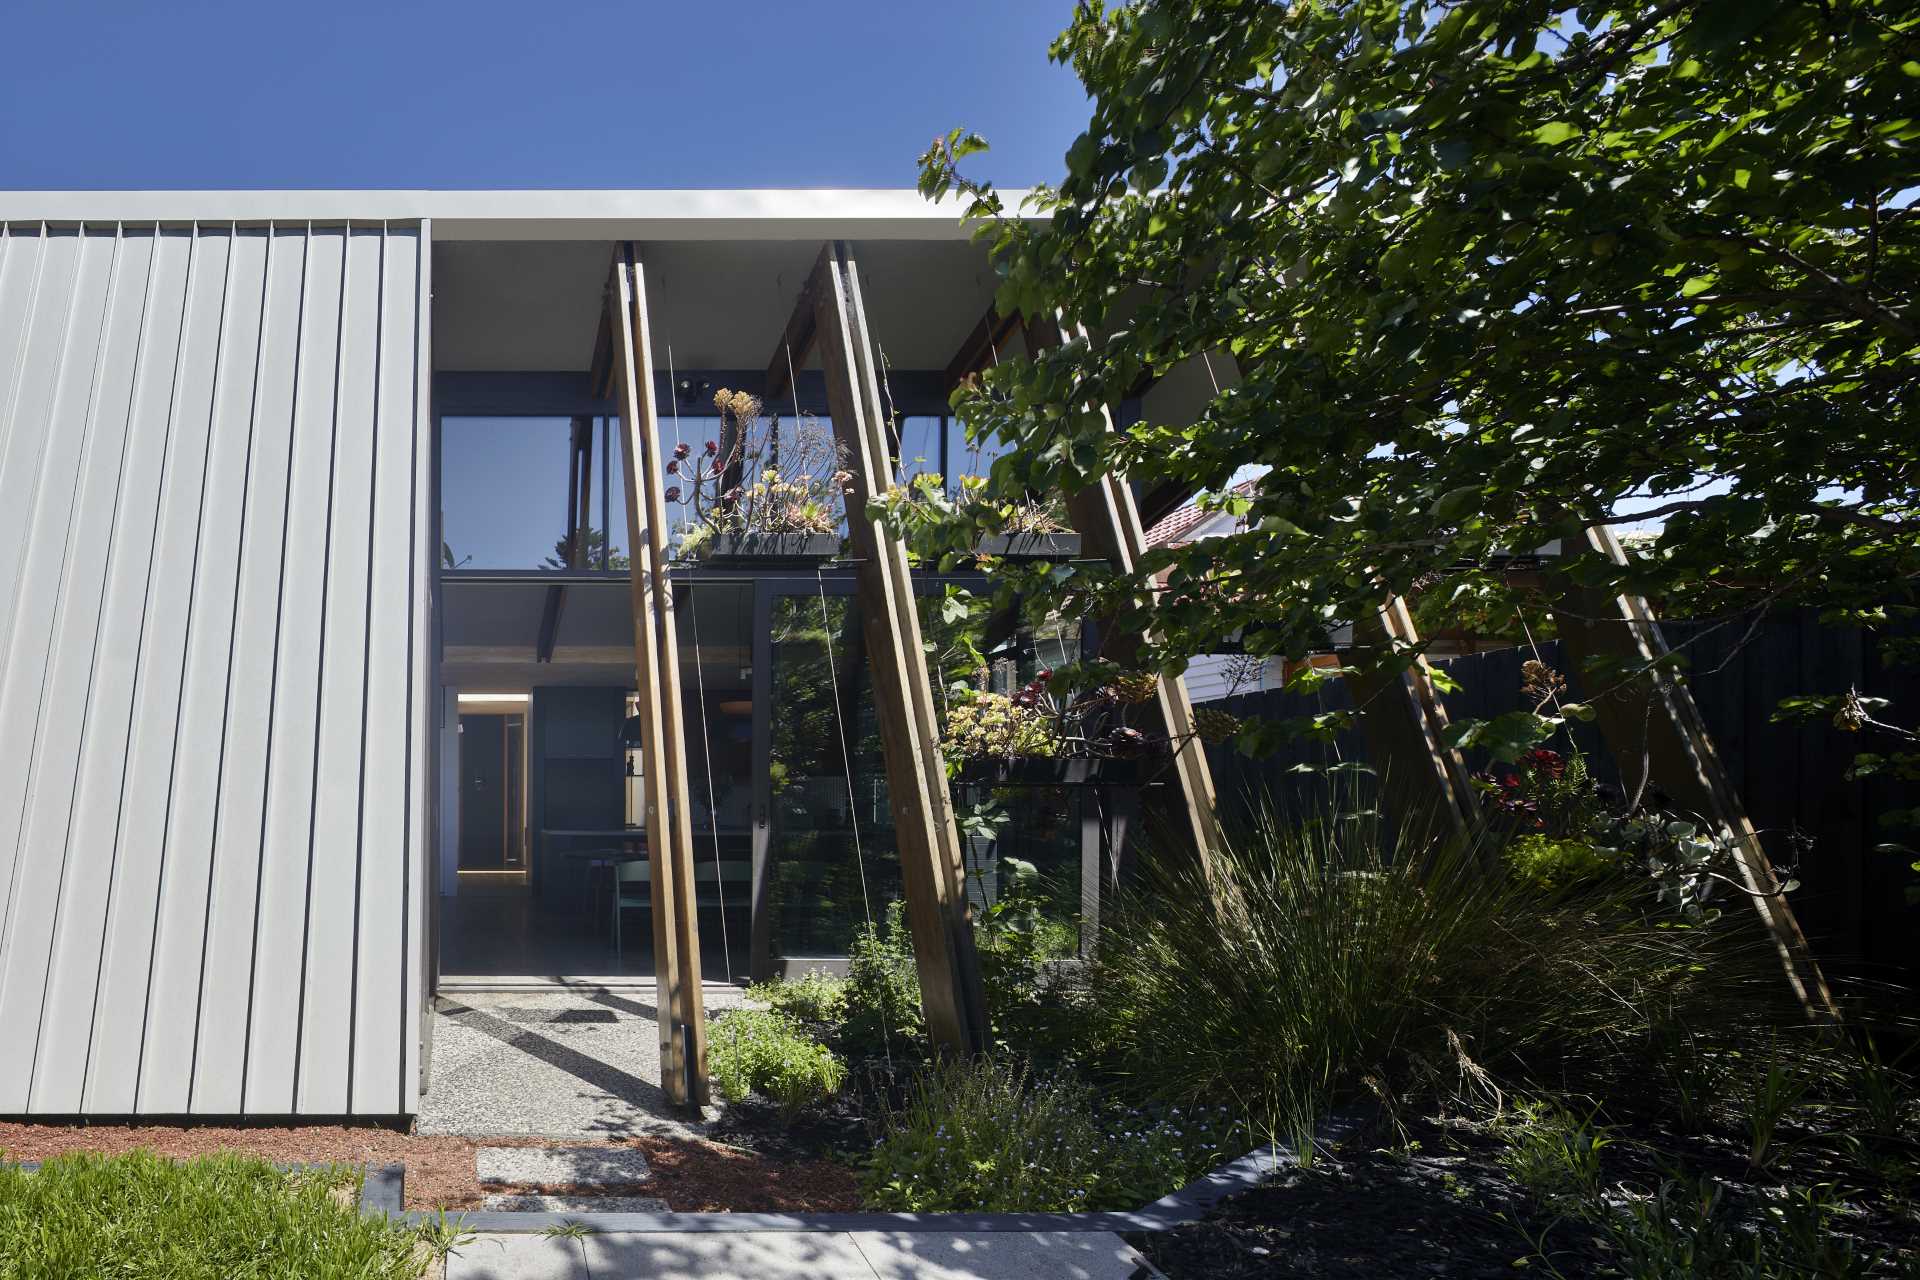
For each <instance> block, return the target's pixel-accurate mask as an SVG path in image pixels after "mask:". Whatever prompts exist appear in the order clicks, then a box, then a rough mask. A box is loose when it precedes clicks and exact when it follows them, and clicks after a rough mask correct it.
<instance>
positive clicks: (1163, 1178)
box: [863, 1058, 1244, 1213]
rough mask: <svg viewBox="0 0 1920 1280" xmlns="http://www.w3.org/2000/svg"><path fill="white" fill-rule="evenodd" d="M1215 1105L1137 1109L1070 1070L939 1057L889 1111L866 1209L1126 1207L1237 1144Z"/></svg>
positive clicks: (869, 1172)
mask: <svg viewBox="0 0 1920 1280" xmlns="http://www.w3.org/2000/svg"><path fill="white" fill-rule="evenodd" d="M1240 1139H1241V1135H1240V1132H1239V1131H1238V1130H1237V1129H1236V1128H1235V1126H1234V1125H1233V1124H1232V1123H1231V1120H1230V1118H1229V1116H1228V1114H1227V1112H1226V1110H1225V1108H1219V1107H1214V1108H1204V1109H1199V1108H1187V1109H1179V1108H1175V1109H1166V1110H1157V1111H1139V1110H1129V1109H1124V1108H1120V1107H1115V1106H1112V1105H1110V1104H1107V1103H1104V1102H1103V1101H1102V1099H1101V1097H1100V1095H1099V1094H1098V1093H1097V1092H1096V1091H1095V1090H1094V1089H1092V1088H1091V1087H1090V1086H1089V1085H1087V1084H1086V1083H1084V1082H1083V1081H1081V1080H1079V1079H1078V1078H1076V1077H1074V1076H1072V1075H1068V1074H1055V1075H1050V1076H1047V1077H1044V1078H1042V1077H1037V1076H1035V1075H1033V1074H1031V1073H1030V1072H1029V1071H1028V1070H1027V1069H1026V1068H1025V1067H1024V1066H1020V1065H1017V1064H1009V1063H1004V1062H996V1061H993V1060H991V1059H987V1058H980V1059H975V1060H973V1061H942V1062H937V1063H934V1064H932V1065H930V1066H929V1067H928V1068H926V1070H924V1071H923V1072H922V1073H921V1074H920V1075H919V1077H918V1078H917V1079H916V1080H915V1082H914V1085H913V1088H912V1090H911V1092H910V1094H909V1096H908V1099H907V1102H906V1104H905V1105H904V1106H903V1107H902V1108H900V1109H898V1110H896V1111H893V1112H890V1113H889V1114H888V1115H887V1117H886V1120H885V1128H884V1131H883V1134H882V1137H881V1139H880V1142H879V1144H878V1145H877V1146H876V1147H875V1149H874V1152H873V1155H872V1156H871V1157H870V1158H869V1159H868V1162H867V1169H866V1174H865V1177H864V1179H863V1186H864V1190H865V1195H866V1201H867V1204H868V1206H869V1207H870V1208H874V1209H881V1210H890V1211H899V1212H912V1213H929V1212H942V1211H950V1210H972V1211H978V1212H1014V1211H1031V1212H1065V1211H1073V1210H1080V1209H1133V1208H1138V1207H1139V1206H1140V1205H1142V1204H1145V1203H1147V1202H1149V1201H1151V1200H1154V1199H1157V1198H1158V1197H1160V1196H1162V1195H1165V1194H1166V1193H1167V1192H1169V1191H1171V1190H1173V1189H1174V1188H1176V1187H1178V1186H1180V1185H1182V1184H1183V1183H1185V1182H1187V1181H1188V1180H1190V1179H1191V1178H1193V1177H1194V1176H1196V1175H1197V1174H1198V1173H1200V1172H1202V1171H1203V1170H1205V1169H1207V1168H1210V1167H1212V1165H1214V1164H1216V1163H1218V1162H1219V1160H1221V1159H1222V1158H1224V1157H1225V1156H1227V1155H1229V1154H1238V1153H1239V1151H1241V1150H1244V1145H1242V1142H1241V1140H1240Z"/></svg>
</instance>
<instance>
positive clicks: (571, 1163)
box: [473, 1147, 653, 1187]
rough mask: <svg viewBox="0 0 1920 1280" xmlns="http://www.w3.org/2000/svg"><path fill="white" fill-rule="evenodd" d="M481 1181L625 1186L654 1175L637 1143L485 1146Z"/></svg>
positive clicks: (478, 1161) (477, 1157)
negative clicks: (574, 1145) (578, 1145)
mask: <svg viewBox="0 0 1920 1280" xmlns="http://www.w3.org/2000/svg"><path fill="white" fill-rule="evenodd" d="M473 1163H474V1170H475V1173H476V1175H477V1176H478V1177H479V1179H480V1181H481V1182H483V1183H489V1184H492V1185H496V1186H499V1185H505V1186H520V1187H542V1186H544V1187H564V1186H581V1187H596V1186H597V1187H624V1186H631V1185H633V1184H634V1183H636V1182H645V1181H646V1180H647V1179H648V1178H651V1177H652V1176H653V1171H652V1170H651V1169H649V1168H648V1167H647V1154H646V1152H644V1151H642V1150H640V1148H638V1147H482V1148H480V1149H479V1150H478V1151H476V1152H474V1156H473Z"/></svg>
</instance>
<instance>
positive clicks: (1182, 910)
mask: <svg viewBox="0 0 1920 1280" xmlns="http://www.w3.org/2000/svg"><path fill="white" fill-rule="evenodd" d="M1487 861H1488V860H1487V858H1486V857H1485V856H1483V851H1482V850H1480V849H1479V848H1477V847H1474V846H1469V845H1465V844H1462V843H1460V842H1457V841H1455V842H1446V843H1441V844H1438V845H1434V844H1431V843H1430V842H1422V841H1418V840H1411V839H1410V840H1408V841H1407V842H1406V844H1405V845H1404V847H1399V848H1396V847H1395V846H1394V845H1393V844H1392V843H1391V842H1389V841H1387V840H1386V839H1385V838H1384V837H1383V834H1382V831H1381V829H1380V827H1379V824H1378V822H1377V821H1372V820H1365V819H1359V818H1351V819H1343V818H1341V817H1339V816H1338V815H1332V816H1330V817H1328V818H1325V819H1322V820H1319V821H1314V822H1308V823H1304V824H1299V825H1286V824H1282V823H1281V822H1279V821H1277V820H1275V819H1273V818H1272V817H1271V816H1269V818H1268V819H1267V820H1265V821H1264V822H1262V823H1260V824H1258V825H1257V827H1256V829H1255V830H1254V831H1253V832H1252V834H1251V835H1250V836H1249V837H1248V838H1246V839H1242V840H1239V841H1237V842H1234V843H1233V844H1232V845H1231V846H1230V847H1228V848H1225V849H1223V850H1221V851H1219V853H1218V854H1217V855H1216V856H1215V857H1214V859H1213V860H1212V866H1211V879H1210V880H1209V879H1204V878H1202V875H1201V873H1200V871H1199V870H1198V869H1197V868H1194V867H1192V866H1190V865H1186V866H1183V865H1180V864H1175V863H1172V862H1170V861H1169V862H1168V863H1167V864H1165V865H1161V866H1159V867H1157V868H1154V869H1150V870H1149V871H1148V873H1147V883H1146V885H1145V886H1144V890H1145V891H1144V892H1143V893H1141V894H1140V895H1139V896H1138V897H1137V898H1136V899H1134V900H1133V901H1131V902H1130V903H1128V904H1123V906H1122V909H1121V911H1120V912H1119V913H1118V914H1119V918H1118V919H1117V920H1116V922H1115V924H1114V925H1113V927H1112V928H1111V929H1110V930H1108V931H1107V932H1106V933H1105V934H1104V935H1103V939H1102V943H1101V948H1100V951H1099V954H1098V956H1097V963H1096V965H1095V967H1094V972H1093V974H1092V975H1091V986H1090V997H1091V998H1090V999H1089V1001H1088V1002H1087V1017H1088V1019H1089V1022H1090V1025H1091V1027H1092V1029H1093V1032H1094V1043H1093V1044H1092V1046H1091V1048H1092V1050H1093V1051H1094V1053H1095V1055H1096V1057H1097V1061H1098V1062H1099V1064H1100V1065H1101V1066H1102V1067H1103V1068H1104V1069H1105V1070H1107V1071H1109V1072H1111V1073H1112V1074H1113V1075H1114V1076H1115V1078H1116V1079H1117V1080H1119V1081H1120V1082H1121V1083H1122V1084H1125V1085H1127V1086H1129V1087H1131V1088H1133V1089H1136V1090H1138V1091H1140V1092H1141V1093H1143V1094H1145V1095H1147V1096H1152V1097H1158V1098H1162V1099H1166V1100H1169V1101H1199V1100H1208V1101H1212V1100H1217V1099H1223V1098H1224V1099H1231V1100H1232V1101H1233V1103H1234V1104H1235V1105H1236V1106H1238V1107H1240V1108H1243V1109H1244V1111H1245V1113H1246V1114H1247V1115H1248V1116H1249V1117H1251V1118H1252V1120H1253V1121H1254V1123H1256V1124H1257V1125H1260V1126H1274V1127H1276V1128H1279V1129H1281V1130H1283V1131H1286V1132H1294V1131H1297V1127H1298V1126H1299V1125H1300V1124H1301V1123H1302V1122H1303V1118H1304V1117H1307V1116H1309V1115H1312V1114H1315V1113H1317V1112H1319V1111H1320V1110H1321V1109H1322V1108H1324V1107H1325V1106H1326V1105H1327V1103H1328V1101H1329V1100H1330V1099H1331V1098H1332V1097H1334V1096H1336V1095H1339V1094H1344V1093H1353V1092H1358V1091H1362V1090H1365V1091H1370V1092H1373V1093H1376V1094H1384V1095H1385V1096H1387V1097H1388V1098H1389V1099H1390V1100H1391V1099H1393V1098H1396V1097H1398V1096H1402V1095H1408V1094H1413V1093H1420V1092H1425V1093H1434V1092H1446V1093H1449V1094H1451V1095H1454V1096H1460V1095H1466V1094H1473V1093H1479V1094H1481V1095H1483V1096H1486V1097H1489V1098H1490V1097H1491V1096H1492V1095H1493V1090H1494V1082H1495V1081H1496V1080H1498V1081H1500V1082H1501V1083H1502V1084H1505V1085H1509V1086H1511V1085H1514V1084H1529V1083H1538V1084H1540V1087H1553V1088H1557V1087H1560V1086H1562V1085H1564V1084H1566V1083H1567V1082H1568V1081H1569V1080H1570V1079H1573V1078H1576V1077H1581V1078H1587V1079H1590V1080H1592V1081H1594V1082H1596V1083H1597V1082H1598V1081H1599V1080H1600V1079H1601V1078H1602V1077H1604V1076H1607V1075H1609V1074H1611V1075H1613V1076H1615V1077H1619V1076H1623V1075H1631V1074H1634V1073H1636V1072H1644V1069H1645V1067H1646V1066H1647V1064H1648V1063H1649V1061H1650V1060H1652V1059H1653V1058H1654V1056H1655V1054H1654V1050H1655V1047H1656V1046H1657V1045H1658V1044H1659V1043H1662V1039H1661V1035H1660V1033H1661V1030H1662V1027H1663V1025H1665V1024H1666V1023H1668V1022H1677V1023H1679V1024H1681V1025H1685V1026H1687V1027H1688V1028H1690V1030H1691V1033H1692V1034H1693V1035H1694V1036H1695V1037H1696V1038H1698V1039H1700V1040H1701V1041H1702V1043H1728V1042H1732V1041H1737V1040H1738V1039H1739V1037H1740V1034H1741V1032H1742V1030H1743V1029H1751V1028H1754V1027H1757V1026H1760V1025H1764V1024H1765V1023H1766V1022H1768V1021H1770V1020H1771V1018H1772V1016H1773V1015H1774V1014H1776V1013H1777V1012H1779V1010H1780V1000H1781V998H1782V995H1783V993H1782V992H1781V991H1780V987H1781V984H1780V983H1779V979H1778V973H1777V970H1770V969H1769V968H1768V963H1767V955H1766V951H1765V944H1764V941H1762V940H1758V939H1755V938H1753V937H1752V936H1751V935H1750V934H1749V933H1747V932H1744V931H1742V930H1740V929H1738V928H1736V927H1732V926H1731V925H1730V924H1729V922H1724V921H1723V922H1720V923H1719V924H1718V925H1715V926H1712V927H1705V926H1687V925H1684V924H1679V923H1676V922H1675V920H1674V919H1673V917H1672V916H1671V915H1669V914H1665V913H1662V914H1660V915H1658V916H1657V917H1656V916H1654V915H1651V914H1649V913H1650V912H1651V911H1653V910H1654V909H1655V908H1654V904H1653V899H1652V895H1651V894H1649V893H1648V892H1647V891H1646V887H1645V885H1643V884H1638V883H1632V882H1631V881H1630V880H1629V881H1628V882H1624V883H1617V882H1613V881H1608V882H1603V883H1599V884H1595V885H1591V886H1586V887H1581V888H1578V889H1577V890H1570V891H1568V893H1566V894H1564V895H1562V896H1559V897H1555V898H1551V899H1548V898H1543V897H1542V896H1541V895H1540V894H1538V893H1537V892H1535V891H1533V890H1532V889H1531V888H1530V887H1528V886H1526V885H1524V884H1521V883H1519V882H1517V881H1516V880H1515V879H1514V878H1512V877H1507V876H1501V875H1497V874H1488V869H1487V865H1486V864H1487Z"/></svg>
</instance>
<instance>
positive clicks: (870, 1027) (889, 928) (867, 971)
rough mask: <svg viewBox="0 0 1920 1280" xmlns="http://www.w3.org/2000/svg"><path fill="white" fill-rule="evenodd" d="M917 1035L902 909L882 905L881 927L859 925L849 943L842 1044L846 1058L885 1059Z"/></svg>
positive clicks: (915, 989)
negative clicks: (858, 1055)
mask: <svg viewBox="0 0 1920 1280" xmlns="http://www.w3.org/2000/svg"><path fill="white" fill-rule="evenodd" d="M923 1030H924V1023H923V1021H922V1017H921V1012H920V971H919V969H918V968H917V967H916V965H915V961H914V956H913V934H912V931H911V930H909V929H908V928H907V918H906V904H905V903H903V902H892V903H888V904H887V916H886V920H885V922H884V923H883V924H882V926H881V927H879V928H875V927H874V926H873V925H872V924H867V925H864V926H862V927H861V930H860V932H859V934H858V935H856V936H855V938H854V940H853V947H852V949H851V952H850V954H849V956H848V960H847V989H846V1022H845V1023H844V1024H843V1025H842V1027H841V1029H840V1034H841V1038H842V1043H843V1044H844V1045H845V1046H846V1047H847V1050H848V1052H850V1053H871V1054H877V1053H882V1052H886V1053H891V1052H892V1051H894V1050H895V1049H902V1048H905V1047H907V1046H909V1045H912V1044H914V1043H916V1042H917V1041H918V1040H919V1039H920V1036H921V1033H922V1031H923Z"/></svg>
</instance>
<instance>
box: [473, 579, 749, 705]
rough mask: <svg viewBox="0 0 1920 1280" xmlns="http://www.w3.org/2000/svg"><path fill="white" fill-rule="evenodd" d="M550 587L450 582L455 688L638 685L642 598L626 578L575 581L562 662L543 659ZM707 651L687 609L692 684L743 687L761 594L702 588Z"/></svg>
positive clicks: (557, 648) (684, 630)
mask: <svg viewBox="0 0 1920 1280" xmlns="http://www.w3.org/2000/svg"><path fill="white" fill-rule="evenodd" d="M548 586H549V584H547V583H543V582H538V581H518V582H509V581H499V580H494V581H478V580H473V579H460V578H449V579H447V580H446V581H444V582H443V583H441V588H440V594H441V639H442V644H443V653H444V661H443V662H442V665H441V677H442V682H443V683H445V684H447V685H448V686H450V687H454V688H462V687H464V688H469V689H495V690H512V689H525V688H531V687H532V686H534V685H548V684H619V685H626V684H631V683H632V682H633V598H632V593H631V589H630V588H629V587H628V585H627V583H626V582H624V581H606V582H571V583H568V584H567V586H566V601H565V604H564V606H563V607H562V609H561V612H560V626H559V629H558V631H557V632H556V633H555V638H554V648H553V661H552V662H535V661H534V650H535V648H536V647H537V645H538V643H539V638H540V618H541V614H542V611H543V609H544V607H545V605H546V599H547V590H548ZM692 590H693V591H696V592H698V593H699V594H698V596H697V597H696V598H695V601H694V604H695V606H697V609H698V613H699V617H698V619H697V621H698V624H699V628H700V641H701V643H700V649H699V652H698V653H697V654H696V653H695V651H694V644H693V629H692V621H691V619H692V609H690V608H687V607H684V606H683V608H682V610H681V617H682V622H681V625H680V628H679V640H680V665H681V668H682V672H681V675H682V683H683V684H685V685H687V686H688V687H692V686H693V685H694V683H695V672H696V664H704V670H703V671H701V672H700V674H701V675H702V676H703V677H704V679H705V680H706V682H707V683H708V684H710V685H712V686H713V687H716V688H725V687H729V686H731V685H736V684H739V683H740V682H741V681H742V680H743V679H745V678H746V677H745V676H744V674H743V672H744V670H745V669H746V668H747V667H748V666H749V665H750V664H751V663H752V661H753V653H752V641H751V639H750V636H749V632H750V628H751V624H752V620H751V613H752V609H753V598H752V593H751V592H750V591H746V590H742V589H740V588H735V587H721V586H697V587H694V588H692Z"/></svg>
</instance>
